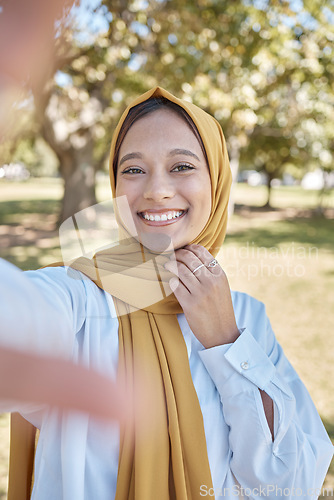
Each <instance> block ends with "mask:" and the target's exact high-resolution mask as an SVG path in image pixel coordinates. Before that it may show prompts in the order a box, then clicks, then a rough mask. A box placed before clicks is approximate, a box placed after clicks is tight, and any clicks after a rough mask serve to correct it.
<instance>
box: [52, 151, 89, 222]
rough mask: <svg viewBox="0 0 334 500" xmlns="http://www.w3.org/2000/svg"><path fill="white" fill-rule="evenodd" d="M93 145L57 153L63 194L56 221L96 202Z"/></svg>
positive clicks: (66, 217) (62, 219)
mask: <svg viewBox="0 0 334 500" xmlns="http://www.w3.org/2000/svg"><path fill="white" fill-rule="evenodd" d="M92 157H93V145H92V144H91V143H88V144H87V145H86V147H85V148H83V149H82V150H81V149H74V148H71V149H70V150H68V151H63V152H61V153H60V154H59V152H58V158H59V161H60V173H61V176H62V177H63V179H64V196H63V200H62V206H61V211H60V214H59V219H58V223H59V224H61V223H62V222H64V220H66V219H68V218H69V217H72V216H73V215H74V214H76V213H77V212H79V211H80V210H83V209H84V208H87V207H90V206H92V205H95V204H96V195H95V176H96V168H95V166H94V165H93V158H92Z"/></svg>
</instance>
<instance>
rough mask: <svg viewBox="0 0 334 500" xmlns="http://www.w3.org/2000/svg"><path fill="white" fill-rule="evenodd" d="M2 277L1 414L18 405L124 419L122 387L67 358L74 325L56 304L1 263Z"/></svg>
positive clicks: (0, 337) (15, 270)
mask: <svg viewBox="0 0 334 500" xmlns="http://www.w3.org/2000/svg"><path fill="white" fill-rule="evenodd" d="M0 276H1V281H0V324H1V327H0V411H19V410H20V404H19V402H28V401H30V402H34V403H37V404H49V405H52V406H58V407H61V408H67V409H75V410H79V411H86V412H90V413H94V414H95V415H96V416H100V417H104V418H117V419H119V418H122V417H125V413H126V411H125V410H126V408H125V399H124V395H123V391H122V390H121V388H120V387H117V386H116V385H115V383H114V382H113V381H112V380H111V379H110V378H108V377H106V376H103V375H101V374H99V373H97V372H95V371H93V370H89V369H87V368H85V367H83V366H80V365H75V364H73V363H72V362H70V361H68V360H67V359H66V358H67V355H66V351H67V350H68V348H69V347H70V345H69V344H68V342H70V341H71V338H72V336H73V334H72V332H71V328H70V324H69V323H67V322H66V321H64V320H62V321H57V314H58V312H57V311H56V309H55V308H53V307H52V304H51V303H50V302H48V301H47V300H46V299H45V298H44V297H43V296H42V295H41V294H40V293H39V291H38V289H36V287H34V286H33V285H32V284H31V283H30V280H29V279H28V278H27V277H26V276H25V275H24V274H23V273H22V272H21V271H20V270H19V269H17V268H16V267H15V266H13V265H11V264H9V263H8V262H6V261H4V260H2V259H0ZM18 317H19V318H20V328H19V329H18V328H17V324H18ZM42 354H43V355H42Z"/></svg>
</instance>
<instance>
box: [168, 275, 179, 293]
mask: <svg viewBox="0 0 334 500" xmlns="http://www.w3.org/2000/svg"><path fill="white" fill-rule="evenodd" d="M178 285H179V280H178V279H176V278H172V279H170V280H169V286H170V288H171V290H172V292H174V290H176V289H177V287H178Z"/></svg>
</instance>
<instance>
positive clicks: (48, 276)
mask: <svg viewBox="0 0 334 500" xmlns="http://www.w3.org/2000/svg"><path fill="white" fill-rule="evenodd" d="M0 276H1V280H0V322H1V327H0V348H1V346H3V347H7V348H10V349H14V350H20V351H24V352H30V353H34V354H39V355H49V356H52V357H55V358H62V359H69V358H71V356H72V351H73V346H74V340H75V334H76V332H78V331H79V329H80V328H81V325H82V323H83V321H84V314H78V311H80V310H83V311H84V310H85V302H86V294H85V288H84V284H83V280H81V279H80V274H79V273H78V276H76V278H77V279H72V278H70V277H69V276H68V275H67V272H66V269H65V268H60V267H59V268H46V269H42V270H38V271H28V272H22V271H21V270H20V269H18V268H17V267H15V266H13V265H12V264H10V263H8V262H6V261H4V260H2V259H0ZM22 376H24V374H22ZM28 406H29V405H28ZM28 406H27V405H19V406H18V404H16V403H14V402H6V401H2V402H1V403H0V411H21V410H22V409H23V408H27V407H28Z"/></svg>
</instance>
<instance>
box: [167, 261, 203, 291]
mask: <svg viewBox="0 0 334 500" xmlns="http://www.w3.org/2000/svg"><path fill="white" fill-rule="evenodd" d="M175 266H176V267H177V269H175ZM165 268H166V269H167V270H168V271H171V272H173V273H174V274H175V275H176V276H178V278H179V281H180V282H181V283H182V284H183V285H184V286H185V287H186V288H187V290H188V291H190V290H191V289H192V288H193V287H194V285H195V284H196V283H197V282H198V280H197V277H196V276H195V275H194V274H193V273H192V272H191V270H190V269H189V268H188V267H187V266H186V265H185V264H184V263H183V262H180V261H177V262H167V263H166V264H165Z"/></svg>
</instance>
